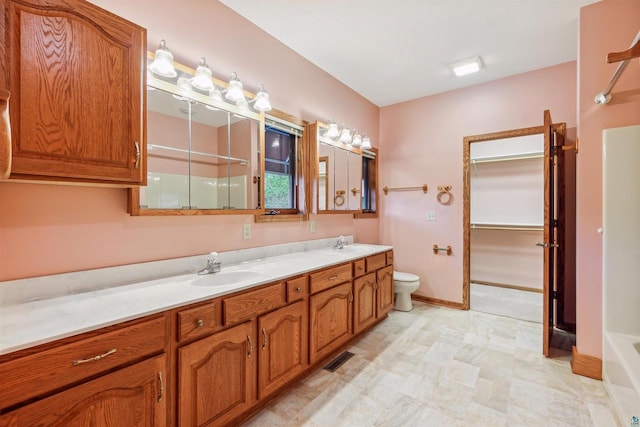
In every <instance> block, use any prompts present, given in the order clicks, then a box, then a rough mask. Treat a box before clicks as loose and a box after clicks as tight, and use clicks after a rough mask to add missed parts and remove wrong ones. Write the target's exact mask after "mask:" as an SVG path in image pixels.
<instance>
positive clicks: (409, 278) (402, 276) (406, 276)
mask: <svg viewBox="0 0 640 427" xmlns="http://www.w3.org/2000/svg"><path fill="white" fill-rule="evenodd" d="M393 280H394V281H395V282H415V281H416V280H420V278H419V277H418V276H416V275H415V274H411V273H404V272H402V271H394V272H393Z"/></svg>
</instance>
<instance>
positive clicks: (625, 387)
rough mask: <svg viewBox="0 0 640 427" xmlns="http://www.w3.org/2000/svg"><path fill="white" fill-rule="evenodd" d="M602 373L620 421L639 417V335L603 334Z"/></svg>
mask: <svg viewBox="0 0 640 427" xmlns="http://www.w3.org/2000/svg"><path fill="white" fill-rule="evenodd" d="M603 350H604V354H603V356H604V357H603V367H602V376H603V380H604V385H605V387H606V389H607V392H608V393H609V397H610V398H611V401H612V402H613V406H614V408H615V411H616V414H617V416H618V419H619V420H618V421H619V422H620V425H623V426H627V425H631V420H632V417H638V418H640V337H638V336H633V335H623V334H617V333H613V332H605V334H604V349H603Z"/></svg>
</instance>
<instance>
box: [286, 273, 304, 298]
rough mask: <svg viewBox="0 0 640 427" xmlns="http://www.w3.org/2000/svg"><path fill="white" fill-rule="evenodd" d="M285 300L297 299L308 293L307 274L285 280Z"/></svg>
mask: <svg viewBox="0 0 640 427" xmlns="http://www.w3.org/2000/svg"><path fill="white" fill-rule="evenodd" d="M285 283H286V285H287V302H293V301H298V300H301V299H303V298H305V297H306V296H307V295H309V286H308V279H307V276H302V277H297V278H295V279H291V280H287V281H286V282H285Z"/></svg>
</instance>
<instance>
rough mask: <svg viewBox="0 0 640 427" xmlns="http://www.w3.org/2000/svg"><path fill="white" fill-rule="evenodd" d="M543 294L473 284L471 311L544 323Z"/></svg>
mask: <svg viewBox="0 0 640 427" xmlns="http://www.w3.org/2000/svg"><path fill="white" fill-rule="evenodd" d="M542 296H543V294H542V293H539V292H528V291H522V290H518V289H509V288H500V287H497V286H487V285H479V284H476V283H472V284H471V297H470V301H471V310H476V311H482V312H484V313H491V314H497V315H499V316H507V317H513V318H514V319H521V320H528V321H529V322H537V323H542Z"/></svg>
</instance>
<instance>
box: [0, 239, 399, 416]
mask: <svg viewBox="0 0 640 427" xmlns="http://www.w3.org/2000/svg"><path fill="white" fill-rule="evenodd" d="M334 243H335V239H321V240H314V241H308V242H301V243H292V244H284V245H276V246H271V247H265V248H254V249H247V250H240V251H233V252H226V253H221V254H220V255H219V261H220V262H221V269H220V271H219V272H216V273H211V274H202V275H198V274H197V271H199V270H201V269H202V268H203V267H204V266H205V265H207V260H206V256H197V257H189V258H181V259H176V260H167V261H157V262H151V263H144V264H136V265H130V266H122V267H113V268H106V269H99V270H90V271H85V272H77V273H67V274H62V275H57V276H49V277H42V278H33V279H23V280H16V281H13V282H11V281H10V282H4V283H1V284H0V296H2V304H3V306H2V311H1V312H0V378H2V382H0V426H4V425H11V426H14V425H15V426H22V425H24V426H27V425H84V423H87V422H89V423H91V422H94V421H96V420H100V422H102V423H104V422H105V421H104V420H108V419H117V420H118V425H127V426H155V425H160V426H164V425H180V426H192V425H193V426H202V425H227V424H230V423H239V422H241V421H242V420H244V419H246V418H248V417H250V416H251V415H252V414H254V413H256V412H257V411H259V410H260V409H261V408H262V407H264V406H265V405H266V403H267V402H268V401H269V400H270V399H272V398H273V397H275V396H276V395H277V394H278V392H281V391H282V390H285V389H286V388H287V387H288V386H290V385H292V384H294V383H295V382H296V381H297V380H298V379H299V378H301V377H302V376H304V375H306V374H308V373H309V372H311V370H313V369H315V368H317V367H318V366H319V365H321V364H322V363H324V362H327V361H328V360H329V359H330V358H331V357H333V356H335V355H336V354H337V352H339V351H340V350H341V349H342V348H344V347H345V346H346V344H347V343H348V342H350V341H351V340H352V339H354V337H356V336H358V335H359V334H361V333H362V332H364V331H366V330H368V329H369V328H370V327H371V326H372V325H374V324H376V323H377V322H379V321H380V320H382V319H383V318H385V317H386V314H387V312H388V311H389V310H390V309H391V308H392V306H393V251H392V249H393V248H392V247H389V246H379V245H364V244H347V245H345V246H344V247H343V248H342V249H340V248H337V247H334ZM150 278H151V279H152V280H149V279H150ZM127 279H128V280H127ZM88 283H90V284H89V285H88ZM114 417H116V418H114ZM107 424H108V423H107Z"/></svg>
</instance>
